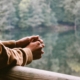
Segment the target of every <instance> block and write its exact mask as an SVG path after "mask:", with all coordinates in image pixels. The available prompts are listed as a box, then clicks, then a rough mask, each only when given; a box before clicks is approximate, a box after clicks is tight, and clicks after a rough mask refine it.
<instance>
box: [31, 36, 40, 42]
mask: <svg viewBox="0 0 80 80" xmlns="http://www.w3.org/2000/svg"><path fill="white" fill-rule="evenodd" d="M38 39H39V36H31V38H30V42H35V41H38Z"/></svg>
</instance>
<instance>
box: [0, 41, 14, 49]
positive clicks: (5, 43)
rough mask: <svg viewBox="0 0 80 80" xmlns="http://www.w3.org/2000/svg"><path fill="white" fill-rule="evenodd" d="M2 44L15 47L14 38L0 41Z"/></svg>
mask: <svg viewBox="0 0 80 80" xmlns="http://www.w3.org/2000/svg"><path fill="white" fill-rule="evenodd" d="M1 43H2V44H3V45H5V46H6V47H9V48H15V47H16V41H15V40H8V41H1Z"/></svg>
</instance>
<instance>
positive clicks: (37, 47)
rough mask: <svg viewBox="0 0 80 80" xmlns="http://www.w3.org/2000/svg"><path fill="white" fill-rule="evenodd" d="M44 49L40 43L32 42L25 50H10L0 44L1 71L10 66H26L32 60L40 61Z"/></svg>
mask: <svg viewBox="0 0 80 80" xmlns="http://www.w3.org/2000/svg"><path fill="white" fill-rule="evenodd" d="M43 47H44V45H43V44H41V43H40V42H39V41H36V42H31V43H30V44H29V45H28V46H26V47H25V48H13V49H10V48H8V47H6V46H4V45H3V44H2V43H0V69H2V68H6V67H8V66H16V65H18V66H24V65H25V64H29V63H30V62H31V61H32V60H36V59H40V58H41V56H42V54H43V53H44V52H43V50H42V48H43Z"/></svg>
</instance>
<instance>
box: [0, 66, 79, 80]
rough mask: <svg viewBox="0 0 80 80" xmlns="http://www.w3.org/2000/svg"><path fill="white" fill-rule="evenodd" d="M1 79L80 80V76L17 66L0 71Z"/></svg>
mask: <svg viewBox="0 0 80 80" xmlns="http://www.w3.org/2000/svg"><path fill="white" fill-rule="evenodd" d="M0 80H80V77H77V76H71V75H66V74H61V73H56V72H50V71H45V70H39V69H34V68H28V67H21V66H16V67H13V68H11V69H9V70H7V71H3V72H2V73H0Z"/></svg>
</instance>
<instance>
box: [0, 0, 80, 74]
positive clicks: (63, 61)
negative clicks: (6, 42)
mask: <svg viewBox="0 0 80 80" xmlns="http://www.w3.org/2000/svg"><path fill="white" fill-rule="evenodd" d="M79 5H80V0H0V39H1V40H3V39H19V38H22V37H24V36H29V35H33V34H37V35H38V34H39V35H40V36H41V37H42V39H43V40H44V43H45V45H46V46H45V48H44V51H45V54H44V55H43V56H42V59H41V60H38V61H33V63H32V64H30V65H29V67H34V68H38V69H39V68H40V69H45V70H51V71H56V72H62V73H67V74H73V73H74V74H75V75H76V74H79V73H80V68H79V67H80V50H79V49H80V6H79ZM57 22H59V24H61V25H58V23H57ZM63 24H66V26H64V25H63ZM69 24H73V25H72V26H73V27H72V26H69ZM74 25H75V27H74ZM58 26H59V27H58ZM69 30H72V31H69ZM58 31H60V33H59V32H58Z"/></svg>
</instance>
